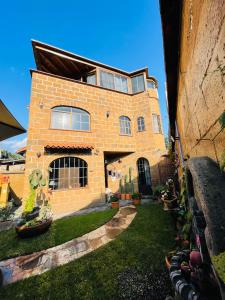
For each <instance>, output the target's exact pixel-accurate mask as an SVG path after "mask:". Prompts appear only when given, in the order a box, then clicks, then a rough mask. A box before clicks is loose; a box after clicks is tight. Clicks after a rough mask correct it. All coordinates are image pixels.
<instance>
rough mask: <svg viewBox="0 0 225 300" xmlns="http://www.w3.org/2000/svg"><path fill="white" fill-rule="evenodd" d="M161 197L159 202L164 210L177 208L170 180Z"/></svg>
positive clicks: (172, 183) (173, 188) (172, 184)
mask: <svg viewBox="0 0 225 300" xmlns="http://www.w3.org/2000/svg"><path fill="white" fill-rule="evenodd" d="M161 195H162V196H161V200H162V202H163V204H164V210H170V209H174V208H176V207H177V196H176V192H175V187H174V182H173V180H172V179H168V180H167V182H166V189H165V190H164V191H162V194H161Z"/></svg>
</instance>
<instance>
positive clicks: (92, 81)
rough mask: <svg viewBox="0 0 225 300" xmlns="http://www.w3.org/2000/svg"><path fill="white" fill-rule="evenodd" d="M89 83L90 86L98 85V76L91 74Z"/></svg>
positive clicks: (88, 79) (88, 78) (88, 77)
mask: <svg viewBox="0 0 225 300" xmlns="http://www.w3.org/2000/svg"><path fill="white" fill-rule="evenodd" d="M87 83H89V84H96V75H95V74H90V75H88V76H87Z"/></svg>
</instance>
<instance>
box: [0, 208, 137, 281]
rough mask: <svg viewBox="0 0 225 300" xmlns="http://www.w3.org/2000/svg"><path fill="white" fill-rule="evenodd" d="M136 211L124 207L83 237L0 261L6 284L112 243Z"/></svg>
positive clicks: (47, 269) (131, 219)
mask: <svg viewBox="0 0 225 300" xmlns="http://www.w3.org/2000/svg"><path fill="white" fill-rule="evenodd" d="M135 215H136V208H135V206H133V205H129V206H125V207H121V208H120V209H119V211H118V213H117V214H116V215H115V216H114V217H113V218H112V219H111V220H110V221H109V222H108V223H106V224H105V225H103V226H101V227H99V228H97V229H96V230H94V231H91V232H89V233H87V234H85V235H83V236H81V237H79V238H76V239H73V240H71V241H69V242H66V243H64V244H62V245H59V246H56V247H53V248H49V249H47V250H42V251H39V252H35V253H32V254H29V255H25V256H19V257H16V258H11V259H7V260H4V261H0V269H1V271H2V274H3V285H7V284H9V283H13V282H16V281H18V280H22V279H24V278H28V277H30V276H34V275H39V274H42V273H44V272H46V271H49V270H51V269H52V268H55V267H58V266H61V265H64V264H67V263H69V262H71V261H73V260H75V259H78V258H80V257H81V256H83V255H85V254H87V253H90V252H92V251H93V250H95V249H97V248H99V247H101V246H103V245H105V244H107V243H109V242H110V241H112V240H114V239H115V238H116V236H118V235H119V234H120V233H121V232H122V231H123V230H125V229H126V228H127V227H128V226H129V225H130V223H131V222H132V221H133V219H134V217H135Z"/></svg>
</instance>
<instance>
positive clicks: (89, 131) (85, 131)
mask: <svg viewBox="0 0 225 300" xmlns="http://www.w3.org/2000/svg"><path fill="white" fill-rule="evenodd" d="M49 129H50V130H58V131H72V132H84V133H92V131H91V130H75V129H59V128H49Z"/></svg>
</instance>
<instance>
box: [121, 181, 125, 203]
mask: <svg viewBox="0 0 225 300" xmlns="http://www.w3.org/2000/svg"><path fill="white" fill-rule="evenodd" d="M120 199H121V200H126V194H125V193H124V187H123V180H122V178H121V179H120Z"/></svg>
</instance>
